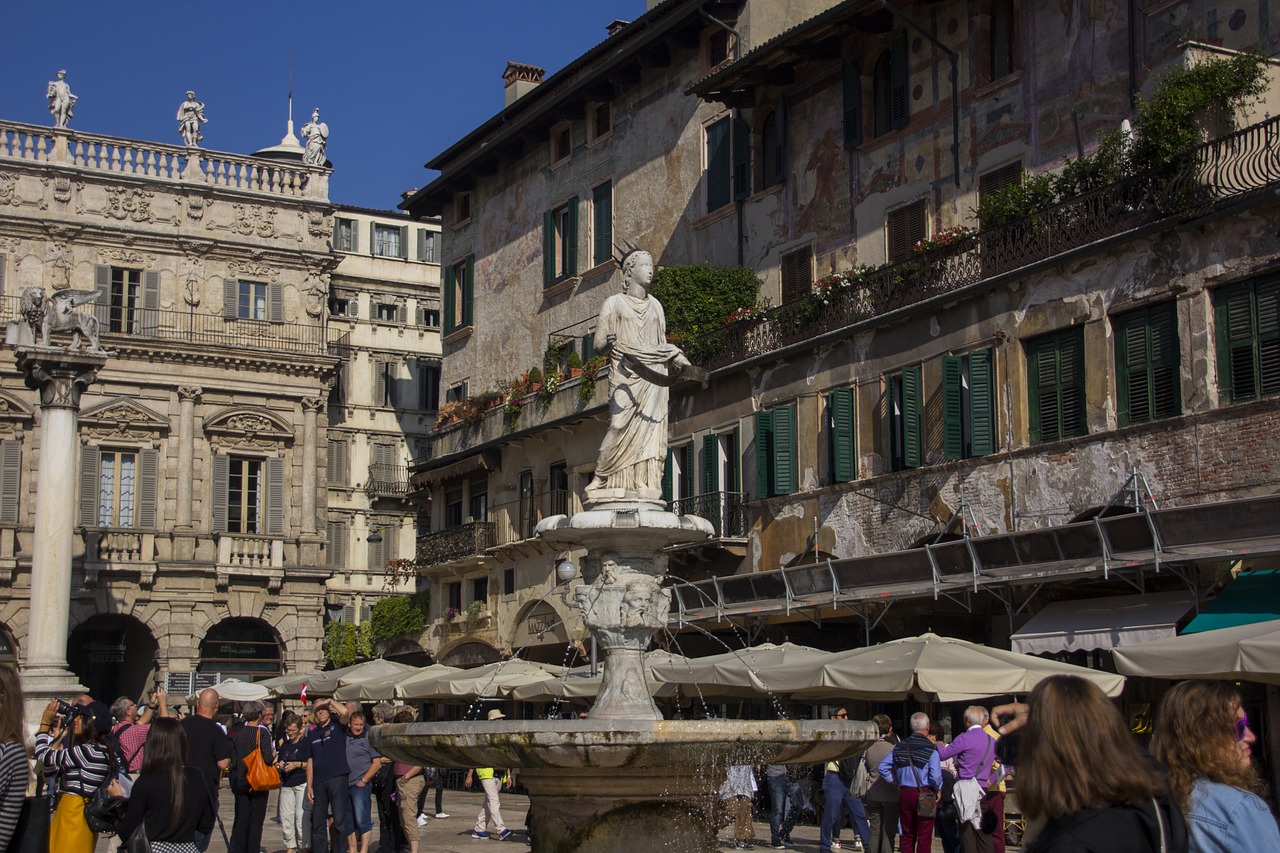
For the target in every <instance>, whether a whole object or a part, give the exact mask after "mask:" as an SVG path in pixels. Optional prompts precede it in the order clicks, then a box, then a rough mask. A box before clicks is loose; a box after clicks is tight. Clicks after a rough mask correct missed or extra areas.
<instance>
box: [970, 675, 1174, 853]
mask: <svg viewBox="0 0 1280 853" xmlns="http://www.w3.org/2000/svg"><path fill="white" fill-rule="evenodd" d="M1018 709H1019V717H1020V718H1021V719H1020V720H1018V721H1016V722H1015V723H1012V724H1009V725H1006V726H1005V727H1003V728H1002V729H1001V733H1002V734H1008V733H1010V732H1012V731H1013V730H1014V729H1015V728H1018V727H1019V726H1018V723H1019V722H1025V725H1023V726H1021V729H1022V731H1021V732H1019V733H1018V734H1017V735H1015V737H1013V738H1007V739H1006V738H1002V739H1001V740H1000V742H999V747H998V750H999V752H1000V755H1001V757H1002V759H1007V760H1004V763H1005V764H1008V765H1013V766H1016V768H1017V777H1016V778H1017V780H1018V781H1017V797H1018V804H1019V806H1020V807H1021V809H1022V813H1023V815H1024V816H1026V817H1027V819H1028V821H1029V823H1030V826H1029V827H1028V830H1027V834H1028V836H1030V835H1031V834H1032V829H1033V827H1038V828H1039V829H1038V833H1037V834H1036V837H1035V838H1034V839H1033V840H1031V841H1030V843H1029V844H1027V845H1026V846H1024V847H1023V850H1024V851H1025V853H1032V851H1034V853H1066V852H1067V851H1071V853H1076V851H1081V850H1097V851H1110V850H1116V851H1120V850H1123V851H1125V853H1180V851H1185V850H1186V849H1187V847H1186V843H1187V842H1186V837H1187V830H1186V822H1185V821H1184V820H1183V818H1182V814H1181V813H1180V812H1179V811H1178V809H1177V807H1176V806H1175V805H1174V804H1173V801H1172V799H1171V798H1170V796H1169V793H1168V786H1167V784H1166V782H1165V780H1164V774H1163V773H1161V772H1160V768H1159V767H1158V766H1156V764H1155V762H1154V761H1153V760H1152V759H1151V757H1150V756H1148V755H1147V754H1146V753H1145V752H1143V751H1142V749H1141V748H1140V747H1139V746H1138V744H1137V742H1136V741H1135V740H1134V738H1133V735H1131V734H1130V733H1129V728H1128V726H1127V725H1126V724H1125V721H1124V718H1123V717H1122V716H1121V715H1120V712H1119V711H1118V710H1116V706H1115V705H1114V704H1112V702H1111V700H1110V699H1108V698H1107V697H1106V695H1105V694H1104V693H1103V692H1102V691H1101V690H1099V689H1098V688H1097V687H1096V686H1095V685H1093V684H1091V683H1090V682H1088V681H1085V680H1084V679H1083V678H1078V677H1076V676H1074V675H1055V676H1051V677H1049V678H1046V679H1044V680H1043V681H1041V682H1040V683H1039V684H1038V685H1036V688H1035V689H1034V690H1032V691H1031V696H1030V697H1029V698H1028V700H1027V702H1026V704H1025V705H1023V706H1018ZM1009 710H1010V708H1009V706H1004V707H1002V708H997V709H996V710H995V716H996V717H997V718H998V719H1001V720H1003V719H1004V717H1005V714H1006V713H1007V712H1008V711H1009ZM1015 749H1016V755H1010V754H1009V753H1010V752H1011V751H1015Z"/></svg>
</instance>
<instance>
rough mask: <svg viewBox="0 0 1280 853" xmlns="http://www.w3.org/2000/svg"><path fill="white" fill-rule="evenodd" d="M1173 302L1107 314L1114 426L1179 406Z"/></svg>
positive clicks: (1170, 411)
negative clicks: (1113, 375)
mask: <svg viewBox="0 0 1280 853" xmlns="http://www.w3.org/2000/svg"><path fill="white" fill-rule="evenodd" d="M1176 308H1177V303H1174V302H1165V303H1162V304H1160V305H1152V306H1150V307H1147V308H1140V309H1138V310H1137V311H1129V312H1126V313H1124V314H1118V315H1116V316H1115V317H1112V318H1111V327H1112V329H1114V330H1115V342H1116V344H1115V346H1116V409H1117V416H1118V420H1119V422H1120V426H1126V425H1128V424H1139V423H1145V422H1146V421H1153V420H1157V419H1159V418H1171V417H1173V416H1174V415H1177V414H1179V413H1181V411H1182V388H1181V378H1180V372H1179V370H1178V315H1177V310H1176Z"/></svg>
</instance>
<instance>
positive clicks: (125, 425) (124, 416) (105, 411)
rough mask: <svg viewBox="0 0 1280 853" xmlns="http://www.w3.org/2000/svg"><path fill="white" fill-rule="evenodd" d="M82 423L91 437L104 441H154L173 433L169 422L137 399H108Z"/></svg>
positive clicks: (89, 412)
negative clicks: (162, 435)
mask: <svg viewBox="0 0 1280 853" xmlns="http://www.w3.org/2000/svg"><path fill="white" fill-rule="evenodd" d="M80 424H81V426H82V427H84V428H85V429H86V430H87V432H88V434H89V436H90V437H92V438H96V439H100V440H108V439H112V438H123V437H129V438H131V439H134V440H139V441H145V440H153V439H154V436H158V435H161V434H164V433H167V432H168V431H169V421H168V420H167V419H165V418H163V417H161V416H160V415H158V414H157V413H155V412H153V411H151V410H150V409H148V408H147V407H146V406H143V405H142V404H141V403H138V402H136V401H134V400H130V399H127V398H120V399H116V400H108V401H107V402H106V403H103V404H101V405H98V406H94V407H93V408H92V409H89V410H87V411H85V412H82V413H81V415H80Z"/></svg>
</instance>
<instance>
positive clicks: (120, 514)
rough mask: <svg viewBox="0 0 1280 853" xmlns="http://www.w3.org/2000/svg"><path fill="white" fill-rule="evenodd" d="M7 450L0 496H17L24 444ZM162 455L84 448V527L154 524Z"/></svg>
mask: <svg viewBox="0 0 1280 853" xmlns="http://www.w3.org/2000/svg"><path fill="white" fill-rule="evenodd" d="M4 451H5V459H4V464H5V467H6V477H5V481H6V482H5V483H4V484H3V487H2V488H0V497H2V496H5V495H11V496H12V497H13V498H14V500H16V499H17V495H16V494H14V493H15V492H16V489H17V476H18V471H17V469H16V466H17V465H18V463H19V461H20V459H21V457H20V455H19V454H20V452H21V445H20V444H19V443H18V442H6V443H5V447H4ZM223 458H225V457H223ZM159 459H160V454H159V453H158V452H157V451H155V450H141V451H135V450H109V449H99V448H96V447H86V448H84V449H83V450H82V451H81V454H80V523H81V524H83V525H84V526H85V527H121V528H128V529H132V528H142V529H144V530H148V529H152V528H154V527H155V526H156V509H157V486H158V483H159ZM13 514H15V515H16V512H15V513H13ZM15 521H16V519H15Z"/></svg>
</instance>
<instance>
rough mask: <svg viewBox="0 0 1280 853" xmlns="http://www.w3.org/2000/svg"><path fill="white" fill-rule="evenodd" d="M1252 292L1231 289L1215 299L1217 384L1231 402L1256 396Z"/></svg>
mask: <svg viewBox="0 0 1280 853" xmlns="http://www.w3.org/2000/svg"><path fill="white" fill-rule="evenodd" d="M1252 303H1253V290H1252V287H1251V286H1250V285H1248V284H1244V285H1240V286H1237V287H1232V288H1228V289H1226V290H1223V291H1221V292H1220V293H1219V298H1217V299H1215V300H1214V315H1215V317H1214V319H1215V321H1216V326H1217V339H1218V340H1217V344H1218V347H1217V349H1218V385H1219V388H1220V390H1221V391H1222V392H1223V394H1224V396H1226V397H1227V398H1228V399H1230V400H1231V401H1233V402H1235V401H1238V400H1251V399H1253V398H1254V397H1255V396H1257V391H1258V389H1257V383H1256V382H1255V371H1254V352H1253V304H1252Z"/></svg>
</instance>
